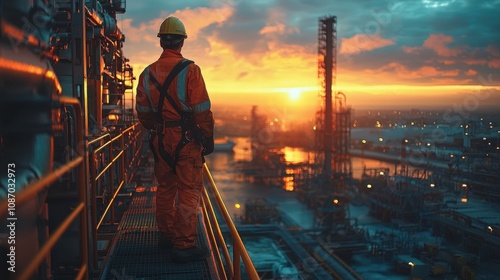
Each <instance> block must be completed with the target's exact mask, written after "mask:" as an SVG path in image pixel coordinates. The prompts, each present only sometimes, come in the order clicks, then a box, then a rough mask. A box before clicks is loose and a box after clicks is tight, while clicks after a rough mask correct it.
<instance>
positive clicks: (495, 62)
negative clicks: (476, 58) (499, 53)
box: [488, 58, 500, 68]
mask: <svg viewBox="0 0 500 280" xmlns="http://www.w3.org/2000/svg"><path fill="white" fill-rule="evenodd" d="M488 66H489V67H490V68H500V59H498V58H496V59H492V60H490V61H489V62H488Z"/></svg>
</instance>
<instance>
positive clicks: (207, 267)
mask: <svg viewBox="0 0 500 280" xmlns="http://www.w3.org/2000/svg"><path fill="white" fill-rule="evenodd" d="M155 195H156V192H155V190H154V188H151V190H150V191H147V192H143V193H136V194H135V195H134V198H133V200H132V202H131V204H130V207H129V209H128V210H127V211H126V212H125V213H124V215H123V218H122V220H121V223H120V225H119V226H118V230H117V233H116V235H115V237H114V239H113V243H112V245H111V246H112V247H111V250H110V254H109V257H108V260H107V262H106V263H105V266H104V269H103V272H102V274H101V277H100V278H101V279H173V280H202V279H218V277H217V273H216V271H215V262H214V258H213V256H212V257H210V258H208V259H206V260H203V261H198V262H191V263H185V264H178V263H174V262H172V260H171V256H170V250H161V249H159V248H158V247H157V238H158V236H159V234H160V232H159V231H158V227H157V226H156V220H155V209H156V203H155V201H156V199H155ZM196 242H197V244H199V245H201V244H203V245H205V246H208V247H209V248H210V245H209V244H208V242H207V234H206V229H205V226H204V223H203V217H202V215H201V211H200V213H199V214H198V238H197V241H196Z"/></svg>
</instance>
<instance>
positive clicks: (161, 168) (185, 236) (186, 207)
mask: <svg viewBox="0 0 500 280" xmlns="http://www.w3.org/2000/svg"><path fill="white" fill-rule="evenodd" d="M164 133H165V136H164V138H163V145H164V147H165V150H166V151H167V152H168V153H169V154H170V155H171V156H172V157H173V156H174V151H175V148H176V147H177V144H178V143H179V140H180V137H181V136H180V135H181V129H180V128H177V127H176V128H166V129H165V130H164ZM156 137H158V136H156ZM156 137H155V139H154V141H153V146H154V152H155V153H156V155H157V161H156V163H155V175H156V179H157V180H158V184H159V185H158V188H157V193H156V223H157V225H158V229H159V230H160V233H161V234H162V236H163V237H164V238H167V239H170V240H172V243H173V245H174V247H176V248H179V249H185V248H189V247H192V246H194V245H195V240H196V229H197V224H198V222H197V213H198V207H199V205H200V197H201V191H202V188H203V178H202V168H203V162H202V156H201V151H202V148H201V146H200V145H199V144H198V143H196V142H190V143H188V144H187V145H186V146H185V147H184V148H182V149H181V150H180V152H179V158H178V161H177V165H176V167H175V170H176V174H174V173H173V170H172V168H171V167H170V165H168V164H167V163H166V162H165V161H164V160H163V159H162V158H161V156H160V153H159V152H158V139H157V138H156Z"/></svg>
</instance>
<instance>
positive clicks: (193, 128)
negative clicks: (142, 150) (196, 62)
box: [149, 59, 203, 174]
mask: <svg viewBox="0 0 500 280" xmlns="http://www.w3.org/2000/svg"><path fill="white" fill-rule="evenodd" d="M191 63H193V61H191V60H187V59H184V60H182V61H181V62H179V63H178V64H177V65H175V67H174V68H173V69H172V71H170V73H169V74H168V76H167V79H166V80H165V82H164V83H163V85H160V83H159V82H158V80H156V78H155V77H154V76H153V73H151V72H149V79H150V80H151V82H152V83H153V85H154V86H155V87H156V89H157V90H158V91H159V92H160V99H159V101H158V111H157V112H156V128H155V131H153V132H154V133H155V134H157V135H156V136H157V138H158V150H159V152H160V156H161V157H162V159H163V160H164V161H165V162H166V163H167V164H168V165H169V166H170V167H171V168H172V170H173V173H174V174H176V172H175V166H176V164H177V161H178V159H179V152H180V150H181V149H182V148H184V146H186V145H187V144H188V143H189V142H191V141H193V140H197V141H198V142H199V143H200V144H202V139H203V137H202V135H201V129H200V128H199V127H198V125H196V121H195V119H194V114H193V113H192V112H186V111H182V110H181V109H180V108H179V106H177V103H175V101H174V99H173V98H172V96H170V94H169V90H168V88H169V87H170V84H171V83H172V81H173V80H174V79H175V77H176V76H177V75H178V74H179V72H181V71H182V69H184V68H185V67H187V66H188V65H189V64H191ZM165 98H167V100H168V102H169V103H170V105H172V107H173V108H174V110H175V111H176V112H177V113H178V114H179V115H180V116H181V119H180V120H165V121H164V120H163V114H162V112H163V102H164V100H165ZM179 126H180V127H181V129H182V136H181V140H180V141H179V143H178V144H177V147H176V148H175V152H174V156H173V157H172V156H171V155H170V154H169V153H168V152H167V151H166V150H165V147H164V146H163V137H164V133H163V128H165V127H179ZM154 136H155V135H152V136H150V138H149V146H150V148H151V150H152V151H153V155H154V157H155V160H156V161H157V160H158V156H157V155H156V153H155V151H154V148H153V141H154Z"/></svg>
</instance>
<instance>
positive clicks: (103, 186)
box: [89, 122, 142, 267]
mask: <svg viewBox="0 0 500 280" xmlns="http://www.w3.org/2000/svg"><path fill="white" fill-rule="evenodd" d="M141 137H142V128H141V126H140V124H139V123H138V122H137V123H134V124H132V125H131V126H129V127H127V128H125V129H124V130H123V131H121V132H120V133H119V134H117V135H116V136H114V137H112V136H111V135H109V134H105V135H102V136H101V137H99V138H97V139H94V140H92V141H91V142H89V147H90V148H91V156H90V158H91V160H90V179H91V192H90V193H91V197H90V201H91V203H90V205H91V209H90V213H91V227H92V228H91V230H92V232H93V237H94V238H93V239H92V240H93V242H92V244H91V245H92V248H93V250H92V252H93V262H94V263H93V265H94V267H97V266H98V249H97V242H98V241H99V238H98V231H99V228H100V227H101V226H102V225H103V224H110V225H113V224H115V223H117V222H118V221H117V220H116V219H115V211H114V208H115V207H114V203H115V200H116V198H117V197H118V195H119V193H120V191H121V189H122V187H123V186H124V185H125V184H126V183H128V182H130V180H131V178H132V177H131V176H127V172H128V171H130V170H131V168H132V167H133V165H134V164H137V161H138V158H139V152H140V150H141V148H142V141H139V139H140V138H141ZM105 139H107V141H106V142H104V141H105ZM93 145H97V147H95V148H94V147H93ZM129 175H131V174H129ZM115 176H116V178H115ZM102 181H104V183H102ZM98 200H100V201H101V202H102V203H98ZM98 204H102V205H101V206H102V207H103V209H104V210H103V211H102V213H98V211H97V205H98ZM108 212H109V215H108Z"/></svg>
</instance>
